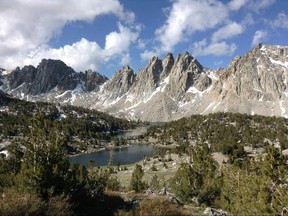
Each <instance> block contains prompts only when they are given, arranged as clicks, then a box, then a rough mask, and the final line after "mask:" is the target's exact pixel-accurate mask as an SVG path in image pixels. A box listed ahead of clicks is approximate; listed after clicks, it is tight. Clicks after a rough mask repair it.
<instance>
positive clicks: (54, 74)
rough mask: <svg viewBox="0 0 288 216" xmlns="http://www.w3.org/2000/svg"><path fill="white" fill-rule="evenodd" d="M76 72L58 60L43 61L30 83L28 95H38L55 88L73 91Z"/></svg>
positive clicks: (75, 84)
mask: <svg viewBox="0 0 288 216" xmlns="http://www.w3.org/2000/svg"><path fill="white" fill-rule="evenodd" d="M75 75H76V72H75V71H74V70H73V69H72V68H71V67H68V66H67V65H66V64H65V63H64V62H62V61H60V60H52V59H43V60H42V61H41V62H40V64H39V65H38V66H37V73H36V76H35V79H34V81H33V82H32V83H31V85H30V88H29V93H30V94H32V95H38V94H42V93H46V92H49V91H51V90H52V89H53V88H55V87H57V88H58V90H60V91H66V90H71V89H74V88H75V87H76V86H77V80H76V79H75V77H74V76H75Z"/></svg>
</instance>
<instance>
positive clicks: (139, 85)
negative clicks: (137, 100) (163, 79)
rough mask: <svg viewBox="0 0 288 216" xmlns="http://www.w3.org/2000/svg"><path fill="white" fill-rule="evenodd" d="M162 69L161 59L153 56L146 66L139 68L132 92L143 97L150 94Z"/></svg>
mask: <svg viewBox="0 0 288 216" xmlns="http://www.w3.org/2000/svg"><path fill="white" fill-rule="evenodd" d="M162 70H163V67H162V61H161V60H160V59H159V58H158V57H155V56H154V57H153V58H152V59H151V60H150V61H149V64H148V66H147V67H146V68H142V69H140V70H139V72H138V74H137V82H136V83H135V87H134V89H133V94H136V95H138V96H140V95H142V96H144V97H147V96H150V94H151V93H152V92H154V91H155V89H156V88H157V86H158V84H159V82H160V74H161V72H162Z"/></svg>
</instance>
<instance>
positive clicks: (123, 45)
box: [17, 23, 139, 71]
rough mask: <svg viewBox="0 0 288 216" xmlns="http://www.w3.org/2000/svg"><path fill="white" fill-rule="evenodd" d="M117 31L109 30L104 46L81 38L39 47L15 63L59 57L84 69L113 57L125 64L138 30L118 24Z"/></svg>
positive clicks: (78, 69)
mask: <svg viewBox="0 0 288 216" xmlns="http://www.w3.org/2000/svg"><path fill="white" fill-rule="evenodd" d="M118 27H119V32H111V33H109V34H108V35H107V36H106V40H105V48H103V49H102V48H101V47H100V46H99V45H98V44H97V42H95V41H88V40H87V39H85V38H82V39H81V40H80V41H78V42H76V43H73V44H72V45H65V46H63V47H60V48H58V49H55V48H54V49H53V48H46V47H44V48H39V49H36V50H34V51H32V52H30V53H29V55H28V56H27V57H25V58H24V59H22V60H21V58H18V61H17V63H19V62H20V63H21V62H22V63H23V65H28V64H32V65H37V64H38V63H39V62H40V61H41V59H43V58H51V59H61V60H63V61H64V62H65V63H66V64H68V65H69V66H71V67H73V68H74V69H75V70H76V71H80V70H84V69H88V68H90V69H94V70H97V69H98V68H99V66H100V65H101V64H102V63H104V62H107V61H109V60H113V59H115V58H117V59H120V64H122V65H126V64H128V63H129V61H130V55H129V53H128V52H127V51H128V50H129V46H130V44H131V43H135V42H136V40H137V38H138V35H139V32H133V31H131V29H129V28H128V27H125V26H123V25H121V24H120V23H119V24H118Z"/></svg>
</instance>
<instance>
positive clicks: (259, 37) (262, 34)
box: [251, 30, 268, 47]
mask: <svg viewBox="0 0 288 216" xmlns="http://www.w3.org/2000/svg"><path fill="white" fill-rule="evenodd" d="M267 36H268V33H267V32H266V31H262V30H258V31H256V32H255V33H254V36H253V40H252V44H251V46H252V47H254V46H255V45H256V44H258V43H261V42H263V40H265V39H266V38H267Z"/></svg>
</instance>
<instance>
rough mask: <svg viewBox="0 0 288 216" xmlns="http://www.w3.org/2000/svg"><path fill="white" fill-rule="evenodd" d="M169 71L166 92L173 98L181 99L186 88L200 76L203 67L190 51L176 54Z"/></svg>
mask: <svg viewBox="0 0 288 216" xmlns="http://www.w3.org/2000/svg"><path fill="white" fill-rule="evenodd" d="M171 71H172V72H171V73H170V77H169V83H168V84H167V87H166V89H167V94H168V95H169V96H171V97H172V98H174V99H175V100H181V99H182V98H183V96H184V94H185V93H186V92H187V90H188V89H189V88H190V87H191V86H192V85H193V84H194V82H195V81H196V80H198V78H200V77H201V76H200V74H201V72H203V67H202V65H201V64H200V63H199V62H198V61H197V60H196V59H195V58H194V57H193V56H191V54H190V53H188V52H185V53H184V54H181V55H178V57H177V59H176V61H175V63H174V65H173V67H172V68H171ZM199 82H200V80H199V81H198V83H199Z"/></svg>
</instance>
